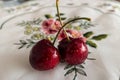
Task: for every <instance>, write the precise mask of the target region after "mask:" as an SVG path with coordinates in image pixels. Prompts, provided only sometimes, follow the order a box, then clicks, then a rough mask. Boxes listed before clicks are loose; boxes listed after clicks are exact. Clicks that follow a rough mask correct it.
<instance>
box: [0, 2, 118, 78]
mask: <svg viewBox="0 0 120 80" xmlns="http://www.w3.org/2000/svg"><path fill="white" fill-rule="evenodd" d="M76 1H78V0H76ZM93 1H95V0H93ZM86 2H87V0H86ZM86 2H85V3H84V4H83V2H82V1H78V2H74V0H73V3H74V4H71V3H72V1H71V2H70V1H68V3H69V4H68V3H67V1H66V2H63V3H64V4H62V7H60V9H61V12H63V13H65V14H66V16H67V17H68V18H70V17H74V16H83V17H90V18H91V19H92V21H93V23H95V24H96V27H93V28H90V29H88V31H90V30H93V31H94V32H95V33H96V35H97V34H100V33H106V34H108V38H107V39H105V40H103V41H100V42H96V43H97V44H98V48H97V49H91V48H90V50H91V51H92V52H93V54H91V55H90V57H95V58H96V59H97V60H95V61H86V68H85V71H86V73H87V75H88V76H87V77H83V76H81V75H80V76H78V77H77V80H119V75H120V58H119V56H120V49H119V48H120V43H119V41H120V36H119V34H120V17H119V16H120V15H119V14H120V6H119V5H120V4H119V3H118V2H116V1H115V2H114V1H96V2H95V3H94V4H92V3H93V2H90V1H89V3H88V4H86ZM61 3H62V2H61ZM79 3H80V4H79ZM81 4H82V5H81ZM50 6H51V7H50ZM47 13H50V14H55V13H56V8H55V7H54V5H53V3H52V5H49V6H48V7H47V6H37V7H36V8H35V9H33V8H32V9H31V8H30V9H29V10H28V11H25V10H23V11H18V12H17V11H16V12H12V13H9V15H5V16H2V18H1V19H0V26H1V25H2V29H1V30H0V80H72V79H73V75H74V74H71V75H69V76H67V77H64V73H65V71H64V66H65V64H59V65H58V66H57V67H56V68H54V69H53V70H50V71H36V70H34V69H33V68H31V66H30V64H29V52H30V48H28V49H26V48H22V49H20V50H19V49H18V46H16V45H14V43H17V42H18V41H19V40H25V39H28V38H30V37H31V35H32V34H31V35H29V36H28V35H25V34H24V31H25V28H24V27H21V26H18V25H16V24H17V23H20V22H22V21H23V20H24V21H28V20H32V19H33V18H38V17H40V18H42V19H44V15H45V14H47Z"/></svg>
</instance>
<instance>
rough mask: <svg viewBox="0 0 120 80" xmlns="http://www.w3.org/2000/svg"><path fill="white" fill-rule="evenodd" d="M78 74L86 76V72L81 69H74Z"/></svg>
mask: <svg viewBox="0 0 120 80" xmlns="http://www.w3.org/2000/svg"><path fill="white" fill-rule="evenodd" d="M76 71H77V72H78V73H79V74H81V75H83V76H87V74H86V72H85V71H84V70H83V69H78V68H77V70H76Z"/></svg>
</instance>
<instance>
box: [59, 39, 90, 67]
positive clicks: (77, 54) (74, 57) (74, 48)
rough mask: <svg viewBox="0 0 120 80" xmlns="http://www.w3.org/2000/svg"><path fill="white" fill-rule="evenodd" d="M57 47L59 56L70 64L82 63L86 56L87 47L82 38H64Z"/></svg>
mask: <svg viewBox="0 0 120 80" xmlns="http://www.w3.org/2000/svg"><path fill="white" fill-rule="evenodd" d="M58 48H59V51H60V54H61V57H62V58H63V59H64V60H65V61H66V62H67V63H68V64H71V65H76V64H81V63H83V62H84V61H85V60H86V58H87V56H88V48H87V46H86V44H85V42H84V41H83V39H82V38H70V40H68V39H67V38H65V39H63V40H62V41H61V42H60V44H59V46H58Z"/></svg>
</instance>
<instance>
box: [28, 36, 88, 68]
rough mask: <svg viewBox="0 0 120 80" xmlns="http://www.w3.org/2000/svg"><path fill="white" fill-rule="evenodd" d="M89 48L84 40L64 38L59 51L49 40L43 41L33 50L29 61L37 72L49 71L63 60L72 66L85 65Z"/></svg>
mask: <svg viewBox="0 0 120 80" xmlns="http://www.w3.org/2000/svg"><path fill="white" fill-rule="evenodd" d="M87 56H88V48H87V46H86V43H85V42H84V41H83V39H82V38H69V39H67V38H64V39H62V40H61V41H60V42H59V45H58V49H57V48H56V47H55V46H54V45H53V44H52V43H51V42H50V41H49V40H47V39H42V40H40V41H39V42H38V43H36V45H35V46H34V47H33V48H32V50H31V53H30V57H29V61H30V64H31V66H32V67H33V68H34V69H36V70H49V69H52V68H54V67H55V66H57V65H58V63H59V62H60V61H61V60H62V61H65V62H66V63H68V64H71V65H77V64H81V63H83V62H84V61H85V60H86V58H87Z"/></svg>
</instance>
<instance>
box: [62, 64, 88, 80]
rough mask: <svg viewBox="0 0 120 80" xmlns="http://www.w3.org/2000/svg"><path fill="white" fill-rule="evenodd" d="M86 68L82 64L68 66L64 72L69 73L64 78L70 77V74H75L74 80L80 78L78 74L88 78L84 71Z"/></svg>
mask: <svg viewBox="0 0 120 80" xmlns="http://www.w3.org/2000/svg"><path fill="white" fill-rule="evenodd" d="M84 68H85V67H84V66H83V65H82V64H79V65H70V64H68V65H66V66H65V68H64V70H67V72H66V73H65V74H64V76H67V75H69V74H70V73H73V72H74V73H75V75H74V77H73V80H75V79H76V78H77V76H78V74H80V75H83V76H87V74H86V72H85V71H84Z"/></svg>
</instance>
